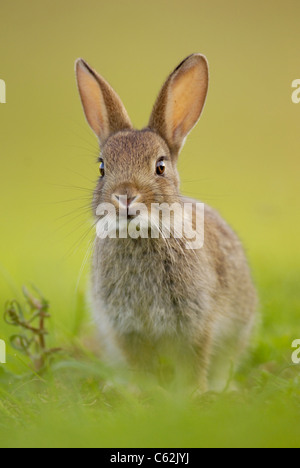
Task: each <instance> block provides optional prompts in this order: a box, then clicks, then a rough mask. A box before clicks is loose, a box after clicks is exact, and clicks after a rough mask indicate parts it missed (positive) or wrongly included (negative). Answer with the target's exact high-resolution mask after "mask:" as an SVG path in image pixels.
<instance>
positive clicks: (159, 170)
mask: <svg viewBox="0 0 300 468" xmlns="http://www.w3.org/2000/svg"><path fill="white" fill-rule="evenodd" d="M165 170H166V164H165V162H164V161H163V160H160V161H157V163H156V174H157V175H159V176H162V175H163V174H164V172H165Z"/></svg>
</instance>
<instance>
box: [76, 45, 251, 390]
mask: <svg viewBox="0 0 300 468" xmlns="http://www.w3.org/2000/svg"><path fill="white" fill-rule="evenodd" d="M77 78H78V87H79V90H80V93H81V98H82V103H83V106H84V109H85V113H86V116H87V119H88V121H89V123H90V124H91V126H92V128H93V130H94V131H96V132H97V133H98V137H99V140H100V146H101V157H102V158H103V160H104V163H105V177H104V178H103V179H100V180H99V182H98V185H97V187H96V190H95V195H94V203H93V208H94V212H95V213H96V208H97V206H98V205H99V204H100V203H102V202H112V197H113V194H119V195H121V194H124V195H127V196H128V197H129V198H131V197H133V196H135V195H136V194H138V195H139V197H140V198H139V202H141V203H145V204H146V205H147V206H148V207H149V208H150V205H151V203H162V202H166V203H170V204H172V203H174V202H178V203H181V204H183V203H184V202H187V201H188V202H192V203H193V204H194V206H195V203H196V201H195V200H189V199H186V198H184V197H182V196H181V194H180V191H179V176H178V172H177V169H176V162H177V158H178V152H179V150H180V148H181V146H182V144H183V142H184V139H185V137H186V136H187V134H188V133H189V131H190V130H191V129H192V128H193V126H194V125H195V124H196V122H197V121H198V119H199V117H200V114H201V111H202V109H203V106H204V102H205V98H206V93H207V85H208V67H207V62H206V60H205V58H204V57H203V56H202V55H200V54H194V55H192V56H190V57H188V58H187V59H185V60H184V61H183V62H182V63H181V64H180V65H179V66H178V67H177V68H176V69H175V70H174V72H173V73H172V74H171V75H170V76H169V78H168V79H167V80H166V82H165V84H164V86H163V88H162V91H161V93H160V95H159V97H158V99H157V101H156V103H155V106H154V109H153V112H152V115H151V118H150V122H149V126H148V127H147V128H145V129H144V130H141V131H138V130H133V129H132V128H131V124H130V121H129V118H128V116H127V112H126V111H125V109H124V108H123V105H122V104H121V101H120V99H119V98H118V96H117V95H116V93H115V92H114V91H113V90H112V89H111V88H110V87H109V85H108V84H107V83H106V82H105V81H104V80H103V79H102V78H101V77H100V76H99V75H98V74H96V72H94V71H93V70H92V69H91V68H90V67H89V66H88V65H87V64H85V62H83V61H78V62H77ZM95 83H96V87H95ZM97 86H98V88H99V90H98V94H99V96H100V98H99V96H98V97H97V92H96V95H95V89H97ZM89 89H91V94H89ZM103 106H104V107H103ZM91 115H92V117H91ZM97 115H98V118H96V117H95V116H97ZM95 122H96V123H95ZM161 156H164V157H165V158H166V160H165V163H166V172H165V175H164V176H163V177H158V176H157V175H156V173H155V165H156V161H157V160H158V159H159V158H160V157H161ZM92 271H93V275H92V290H93V304H94V314H95V320H96V322H97V324H98V325H99V329H100V332H101V334H102V340H103V342H104V343H105V344H106V348H107V353H108V355H109V356H110V357H111V358H112V357H113V356H115V358H116V359H125V360H126V361H127V362H128V363H129V364H130V365H132V366H137V367H139V368H141V369H144V370H148V369H149V370H152V371H157V369H158V368H159V366H160V363H161V362H162V358H163V359H167V360H170V361H172V363H173V367H176V368H181V370H182V372H183V374H184V375H185V376H186V378H187V379H188V381H190V380H191V381H193V380H194V381H196V382H197V383H198V387H199V389H200V390H202V391H204V390H206V389H207V388H208V380H210V384H211V388H222V386H224V384H225V383H226V379H227V378H228V372H229V368H230V362H231V361H232V360H234V361H237V358H238V356H239V354H240V353H241V351H242V350H243V349H244V348H246V346H247V344H248V340H249V336H250V333H251V329H252V325H253V319H254V316H255V310H256V293H255V289H254V287H253V284H252V280H251V276H250V272H249V268H248V265H247V261H246V258H245V254H244V251H243V248H242V246H241V243H240V241H239V239H238V238H237V236H236V234H235V233H234V232H233V231H232V230H231V228H230V227H229V226H228V225H227V224H226V223H225V221H223V219H222V218H221V217H220V215H219V214H218V213H217V212H216V211H214V210H213V209H212V208H210V207H208V206H205V242H204V247H203V248H202V249H200V250H188V249H186V248H185V239H174V238H171V239H169V240H168V241H167V242H166V240H164V239H161V238H160V239H131V238H128V239H110V238H106V239H99V238H97V239H96V241H95V250H94V258H93V268H92ZM219 371H220V372H219ZM218 374H221V378H222V382H221V383H220V382H219V377H218ZM222 374H224V375H222Z"/></svg>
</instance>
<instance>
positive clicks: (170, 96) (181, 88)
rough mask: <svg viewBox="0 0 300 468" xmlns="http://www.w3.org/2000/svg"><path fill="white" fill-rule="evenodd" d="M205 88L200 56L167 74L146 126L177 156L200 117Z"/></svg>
mask: <svg viewBox="0 0 300 468" xmlns="http://www.w3.org/2000/svg"><path fill="white" fill-rule="evenodd" d="M207 89H208V64H207V60H206V58H205V57H204V56H203V55H201V54H193V55H190V56H189V57H187V58H186V59H185V60H184V61H183V62H181V63H180V65H178V67H177V68H175V70H174V71H173V73H171V75H170V76H169V77H168V79H167V80H166V82H165V84H164V85H163V87H162V89H161V92H160V94H159V96H158V98H157V100H156V103H155V105H154V108H153V111H152V114H151V117H150V122H149V127H150V128H152V129H153V130H155V131H156V132H157V133H159V134H160V135H161V136H162V137H163V138H164V139H165V140H166V142H167V143H168V145H169V147H170V149H171V151H172V153H173V154H174V155H177V154H178V152H179V151H180V148H181V147H182V145H183V143H184V140H185V138H186V136H187V135H188V133H189V132H190V131H191V130H192V128H193V127H194V126H195V125H196V123H197V122H198V120H199V117H200V115H201V112H202V109H203V106H204V103H205V99H206V95H207Z"/></svg>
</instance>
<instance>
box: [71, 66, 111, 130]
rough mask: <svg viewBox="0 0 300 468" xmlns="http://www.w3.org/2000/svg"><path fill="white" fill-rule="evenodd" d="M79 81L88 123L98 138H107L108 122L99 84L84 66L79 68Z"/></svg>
mask: <svg viewBox="0 0 300 468" xmlns="http://www.w3.org/2000/svg"><path fill="white" fill-rule="evenodd" d="M77 80H78V88H79V92H80V97H81V101H82V105H83V108H84V112H85V115H86V118H87V121H88V123H89V124H90V126H91V128H92V130H93V131H94V132H95V133H96V135H97V136H98V137H101V138H105V137H106V136H107V135H106V134H108V132H109V130H108V120H107V111H106V106H105V104H104V99H103V96H102V92H101V88H100V86H99V83H98V82H97V80H96V78H95V77H94V76H93V75H92V74H91V73H90V72H89V71H88V70H87V69H86V68H85V67H84V66H83V65H79V66H78V69H77Z"/></svg>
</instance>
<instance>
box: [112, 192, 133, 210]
mask: <svg viewBox="0 0 300 468" xmlns="http://www.w3.org/2000/svg"><path fill="white" fill-rule="evenodd" d="M138 198H139V195H135V196H134V197H128V196H127V195H119V194H116V193H114V194H113V199H114V200H115V201H116V202H117V203H118V204H119V205H120V206H123V207H124V208H127V209H128V208H129V207H130V206H131V205H133V203H134V202H135V201H136V200H137V199H138Z"/></svg>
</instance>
